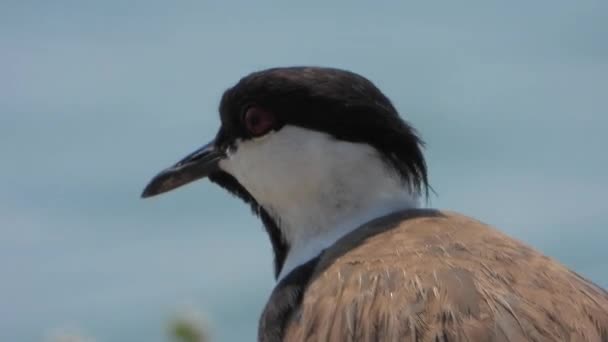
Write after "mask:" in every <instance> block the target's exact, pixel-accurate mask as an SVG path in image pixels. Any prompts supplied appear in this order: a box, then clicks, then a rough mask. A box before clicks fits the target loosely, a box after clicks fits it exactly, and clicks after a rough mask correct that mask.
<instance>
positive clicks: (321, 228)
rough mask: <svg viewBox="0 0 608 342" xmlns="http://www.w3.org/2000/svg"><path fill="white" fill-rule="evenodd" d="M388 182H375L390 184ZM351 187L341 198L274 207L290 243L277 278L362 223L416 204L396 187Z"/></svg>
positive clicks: (404, 191) (411, 197)
mask: <svg viewBox="0 0 608 342" xmlns="http://www.w3.org/2000/svg"><path fill="white" fill-rule="evenodd" d="M388 183H390V182H388V181H387V184H374V185H376V186H379V187H390V184H388ZM350 190H351V191H350V194H344V197H342V198H341V199H339V198H334V197H331V196H329V197H327V198H324V200H320V201H312V200H311V201H309V202H304V203H300V205H298V206H297V208H285V207H282V208H277V209H275V210H276V211H277V213H278V216H279V220H278V221H279V228H280V229H281V232H282V233H283V235H284V238H285V240H286V242H287V243H288V244H289V251H288V253H287V257H286V259H285V262H284V264H283V268H282V269H281V272H280V274H279V276H278V278H277V281H280V280H281V279H282V278H283V277H284V276H286V275H287V274H289V273H290V272H291V271H292V270H293V269H295V268H296V267H298V266H299V265H302V264H304V263H306V262H307V261H309V260H311V259H313V258H315V257H316V256H318V255H319V254H320V253H321V252H322V251H323V250H324V249H326V248H328V247H330V246H332V245H333V244H334V243H335V242H336V241H338V240H339V239H340V238H342V237H344V236H345V235H347V234H348V233H350V232H352V231H354V230H355V229H357V228H359V227H360V226H362V225H364V224H365V223H367V222H369V221H371V220H373V219H375V218H378V217H382V216H385V215H387V214H390V213H393V212H395V211H399V210H403V209H409V208H415V207H417V206H418V203H419V201H418V199H417V197H416V196H414V195H413V194H411V193H410V192H409V191H406V190H405V189H400V188H399V187H393V188H392V189H390V188H389V189H385V191H381V192H377V193H374V192H371V193H370V192H365V191H359V190H363V189H357V188H351V189H350ZM290 209H292V210H290Z"/></svg>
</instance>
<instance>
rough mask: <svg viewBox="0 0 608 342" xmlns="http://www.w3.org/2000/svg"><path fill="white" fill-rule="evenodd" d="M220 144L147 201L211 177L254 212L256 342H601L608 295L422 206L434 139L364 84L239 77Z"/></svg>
mask: <svg viewBox="0 0 608 342" xmlns="http://www.w3.org/2000/svg"><path fill="white" fill-rule="evenodd" d="M219 116H220V121H221V125H220V128H219V130H218V131H217V134H216V135H215V137H214V138H213V139H211V141H210V142H209V143H207V144H205V145H204V146H203V147H201V148H199V149H198V150H196V151H195V152H193V153H191V154H189V155H187V156H186V157H185V158H183V159H181V160H180V161H179V162H177V163H176V164H175V165H173V166H171V167H168V168H166V169H164V170H163V171H161V172H160V173H158V174H157V175H156V176H155V177H153V178H152V180H151V181H150V182H149V183H148V185H147V186H146V187H145V189H144V191H143V193H142V197H144V198H147V197H152V196H156V195H159V194H162V193H166V192H168V191H171V190H174V189H176V188H178V187H181V186H184V185H186V184H189V183H191V182H193V181H196V180H199V179H204V178H206V179H209V180H210V181H211V182H213V183H215V184H217V185H219V186H220V187H222V188H224V189H225V190H227V191H228V192H229V193H231V194H233V195H235V196H236V197H238V198H240V199H242V200H243V201H244V202H245V203H246V204H248V205H249V206H251V209H252V211H253V213H254V214H255V215H256V216H258V217H259V218H260V220H261V222H262V225H263V226H264V228H265V230H266V232H267V234H268V237H269V240H270V244H271V246H272V250H273V254H274V275H275V278H276V285H275V287H274V289H273V290H272V292H271V293H270V295H269V299H268V301H267V303H266V305H265V307H264V309H263V311H262V313H261V315H260V318H259V324H258V334H257V339H258V341H262V342H270V341H411V342H414V341H495V342H499V341H500V342H507V341H511V342H514V341H598V342H599V341H603V342H606V341H608V293H607V292H606V290H604V289H603V288H601V287H600V286H598V285H597V284H594V283H593V282H592V281H590V280H588V279H586V278H584V277H583V276H581V275H579V274H577V273H576V272H575V271H573V270H571V269H569V268H568V267H566V266H564V265H563V264H562V263H560V262H559V261H557V260H555V259H553V258H550V257H548V256H546V255H544V254H542V253H541V252H539V251H537V250H536V249H534V248H533V247H531V246H528V245H527V244H525V243H523V242H521V241H519V240H517V239H515V238H513V237H510V236H508V235H506V234H505V233H503V232H502V231H500V230H499V229H497V228H495V227H493V226H491V225H489V224H487V223H484V222H481V221H479V220H477V219H475V218H472V217H470V216H466V215H465V214H461V213H458V212H455V211H450V210H443V209H435V208H430V207H427V206H425V203H428V200H427V201H426V202H425V199H428V197H429V191H433V189H432V187H431V185H430V182H429V179H428V178H429V177H428V170H427V164H426V161H425V156H424V147H425V143H424V141H423V140H422V138H421V136H420V134H419V133H418V132H417V131H416V129H415V128H414V127H413V126H412V125H411V124H410V123H409V122H408V121H406V120H405V119H404V118H402V116H401V115H400V113H399V112H398V111H397V109H396V108H395V106H394V105H393V104H392V102H391V100H390V99H389V98H388V97H387V96H386V95H385V94H384V93H383V92H382V91H381V90H380V89H379V88H378V87H377V86H376V85H375V84H374V83H373V82H372V81H370V80H369V79H368V78H366V77H364V76H362V75H360V74H358V73H355V72H353V71H349V70H344V69H339V68H332V67H324V66H284V67H274V68H270V69H263V70H258V71H254V72H252V73H250V74H248V75H245V76H243V77H242V78H241V79H240V80H238V82H237V83H236V84H235V85H233V86H231V87H230V88H228V89H227V90H226V91H225V92H224V93H223V95H222V97H221V100H220V105H219Z"/></svg>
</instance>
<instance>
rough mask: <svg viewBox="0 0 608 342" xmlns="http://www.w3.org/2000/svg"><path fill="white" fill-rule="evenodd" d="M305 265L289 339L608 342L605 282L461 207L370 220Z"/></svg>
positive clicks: (288, 320)
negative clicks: (597, 283)
mask: <svg viewBox="0 0 608 342" xmlns="http://www.w3.org/2000/svg"><path fill="white" fill-rule="evenodd" d="M308 268H309V269H308V271H306V272H303V273H302V274H303V275H305V276H308V277H309V278H308V281H307V282H306V285H305V286H304V287H302V288H299V290H298V289H297V287H293V288H292V290H293V291H291V292H289V291H287V292H286V293H287V294H291V295H292V298H295V299H294V302H296V301H299V303H297V305H294V306H293V307H292V308H291V310H289V311H288V315H287V316H285V317H284V319H285V321H284V323H283V326H282V328H281V329H280V330H281V331H282V333H281V335H283V336H284V337H285V340H288V341H321V340H323V341H346V340H349V341H380V340H381V341H427V340H428V341H431V340H432V341H444V340H445V341H526V340H534V341H566V340H573V341H579V340H584V341H608V294H607V293H606V292H605V291H604V290H602V289H601V288H599V287H597V286H595V285H594V284H593V283H591V282H589V281H587V280H586V279H584V278H582V277H580V276H579V275H577V274H576V273H574V272H572V271H570V270H569V269H568V268H566V267H565V266H563V265H562V264H560V263H558V262H557V261H555V260H553V259H551V258H549V257H547V256H544V255H542V254H541V253H539V252H537V251H536V250H534V249H533V248H530V247H528V246H527V245H525V244H523V243H522V242H519V241H517V240H515V239H512V238H510V237H508V236H506V235H505V234H503V233H501V232H499V231H498V230H496V229H494V228H492V227H490V226H488V225H486V224H484V223H481V222H479V221H477V220H474V219H471V218H469V217H466V216H463V215H460V214H457V213H452V212H439V211H436V212H435V211H413V212H407V213H398V214H395V215H391V216H388V217H385V218H382V219H379V220H376V221H373V222H371V223H369V224H367V225H365V226H363V227H361V228H359V229H358V230H356V231H355V232H353V233H351V234H349V235H348V236H346V237H344V238H343V239H341V240H340V241H338V242H337V243H336V244H335V245H333V246H332V247H330V248H329V249H327V250H326V251H325V252H324V253H323V254H322V255H321V256H320V257H319V258H318V260H316V261H315V262H314V263H311V264H310V265H308ZM301 280H303V279H301ZM298 291H299V292H298Z"/></svg>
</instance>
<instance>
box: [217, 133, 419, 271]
mask: <svg viewBox="0 0 608 342" xmlns="http://www.w3.org/2000/svg"><path fill="white" fill-rule="evenodd" d="M220 167H221V168H222V169H223V170H224V171H226V172H228V173H230V174H232V175H233V176H234V177H235V178H236V179H237V180H238V181H239V182H240V183H241V184H242V185H243V186H244V187H245V188H246V189H247V191H249V193H250V194H251V195H252V196H253V197H254V198H255V199H256V201H257V202H258V203H259V204H260V205H261V206H263V207H264V208H265V209H266V210H267V212H268V213H269V214H270V215H271V216H272V217H273V218H274V219H275V221H276V222H277V224H278V226H279V229H280V230H281V232H282V233H283V236H284V238H285V240H286V241H287V242H288V243H289V245H290V250H289V252H288V254H287V258H286V260H285V264H284V266H283V269H282V271H281V274H280V275H279V278H278V280H280V279H281V278H282V277H283V276H285V275H286V274H289V272H290V271H291V270H293V269H294V268H295V267H297V266H298V265H300V264H303V263H305V262H307V261H308V260H310V259H312V258H314V257H316V256H317V255H318V254H319V253H320V252H321V251H322V250H323V249H325V248H327V247H329V246H330V245H332V244H333V243H334V242H336V241H337V240H338V239H339V238H341V237H342V236H344V235H345V234H347V233H349V232H350V231H352V230H354V229H356V228H357V227H359V226H360V225H362V224H363V223H366V222H367V221H370V220H372V219H374V218H376V217H379V216H382V215H385V214H388V213H391V212H393V211H396V210H400V209H405V208H412V207H416V206H418V196H416V195H413V194H412V193H411V192H410V191H409V189H408V187H407V186H406V185H405V184H404V183H403V181H402V180H401V179H400V178H399V176H398V174H397V173H396V172H395V171H394V170H393V169H391V168H390V167H389V166H388V165H387V164H386V163H385V162H383V161H382V160H381V157H380V155H379V153H378V152H377V151H376V150H375V149H374V148H372V147H371V146H369V145H367V144H361V143H350V142H345V141H340V140H337V139H335V138H333V137H331V136H330V135H328V134H325V133H321V132H317V131H313V130H308V129H304V128H300V127H296V126H285V127H283V128H282V129H281V130H279V131H278V132H272V133H269V134H267V135H265V136H263V137H261V138H257V139H253V140H248V141H241V142H238V143H237V146H236V149H235V151H233V153H231V154H230V155H229V157H228V158H227V159H225V160H222V161H221V162H220Z"/></svg>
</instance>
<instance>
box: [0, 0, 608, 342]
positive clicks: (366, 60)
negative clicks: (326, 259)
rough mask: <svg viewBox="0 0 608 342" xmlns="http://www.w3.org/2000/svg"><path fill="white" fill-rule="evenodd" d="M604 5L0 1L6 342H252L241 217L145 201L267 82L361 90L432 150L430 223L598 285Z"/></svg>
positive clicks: (0, 260)
mask: <svg viewBox="0 0 608 342" xmlns="http://www.w3.org/2000/svg"><path fill="white" fill-rule="evenodd" d="M607 11H608V3H607V2H605V1H601V0H595V1H579V2H573V1H562V0H558V1H548V0H547V1H535V2H524V1H512V2H503V3H491V2H487V1H465V2H425V3H424V4H422V2H418V3H414V2H407V1H385V2H382V3H372V2H368V1H333V2H331V3H327V2H321V1H307V2H297V3H296V2H293V3H287V2H279V1H260V2H255V3H253V2H245V1H233V2H227V1H226V2H219V1H217V2H210V1H181V2H168V1H167V2H161V1H143V0H141V1H139V0H137V1H118V0H106V1H74V0H72V1H68V0H57V1H52V2H51V1H46V2H45V1H28V0H23V1H17V0H3V1H2V2H1V3H0V155H1V156H2V160H3V163H2V167H1V168H0V189H1V191H0V279H1V281H0V340H2V341H23V342H29V341H45V340H48V339H49V338H51V337H52V336H53V335H54V334H57V333H58V332H61V331H76V332H80V333H82V334H83V335H86V336H91V337H93V338H95V339H96V340H97V341H128V340H131V341H132V340H147V341H153V342H154V341H164V340H166V336H165V331H164V329H165V324H166V321H167V320H168V319H170V318H171V317H172V316H173V315H175V314H176V313H179V312H183V311H192V310H194V311H196V312H200V313H201V314H202V315H204V317H206V320H207V321H208V322H209V325H210V327H211V328H210V329H211V334H212V336H213V338H214V340H217V341H247V340H255V336H256V335H255V334H256V330H257V321H258V317H259V314H260V312H261V310H262V307H263V305H264V303H265V302H266V300H267V298H268V296H269V294H270V291H271V290H272V287H273V285H274V281H273V277H272V255H271V248H270V243H269V242H268V239H267V237H266V235H265V233H264V232H263V229H262V227H261V224H260V223H259V222H258V221H257V220H256V219H255V218H254V217H252V216H251V214H250V212H249V209H248V207H247V206H245V205H243V204H242V203H240V202H239V201H238V200H237V199H235V198H233V197H231V196H230V195H228V194H226V193H224V192H223V191H222V190H221V189H219V188H217V187H215V186H213V185H212V184H210V183H209V182H206V181H202V182H198V183H195V184H191V185H190V186H188V187H184V188H180V189H179V191H174V192H171V193H170V194H167V195H165V196H161V197H158V198H154V199H150V200H145V201H144V200H141V199H140V198H139V194H140V192H141V190H142V188H143V186H144V185H145V184H146V183H147V181H148V180H149V179H150V177H151V176H153V175H154V174H155V173H156V172H157V171H159V170H160V169H162V168H164V167H166V166H168V165H170V164H172V163H173V162H175V161H177V160H178V159H179V158H181V157H182V156H183V155H185V154H186V153H188V152H190V151H192V150H193V149H194V148H196V147H199V146H201V145H202V144H204V143H205V142H207V141H208V140H209V139H210V138H211V137H212V136H213V135H214V134H215V132H216V130H217V128H218V126H219V118H218V114H217V107H218V103H219V97H220V96H221V94H222V92H223V91H224V90H225V89H226V88H228V87H230V86H231V85H232V84H234V83H235V82H236V81H237V80H238V79H239V78H240V77H242V76H244V75H246V74H247V73H249V72H252V71H255V70H259V69H262V68H267V67H274V66H288V65H322V66H332V67H338V68H345V69H349V70H352V71H355V72H357V73H360V74H362V75H364V76H366V77H367V78H369V79H370V80H372V81H373V82H374V83H375V84H376V85H377V86H378V87H379V88H380V89H381V90H382V91H383V92H385V94H386V95H387V96H388V97H389V98H391V100H392V101H393V103H394V104H395V106H396V107H397V109H398V110H399V112H400V114H401V115H402V117H403V118H405V119H406V120H408V121H409V122H410V123H411V124H412V125H413V126H414V127H416V128H417V129H418V130H419V132H420V133H421V135H422V136H423V138H424V139H425V141H426V142H427V150H426V156H427V159H428V164H429V169H430V181H431V185H432V186H433V188H434V189H435V191H436V195H433V196H432V197H431V198H430V201H429V206H431V207H435V208H441V209H449V210H454V211H458V212H462V213H464V214H467V215H470V216H473V217H476V218H478V219H480V220H482V221H484V222H487V223H490V224H492V225H493V226H495V227H497V228H499V229H501V230H502V231H505V232H506V233H508V234H509V235H511V236H514V237H516V238H518V239H520V240H522V241H525V242H526V243H529V244H531V245H533V246H534V247H536V248H537V249H539V250H541V251H542V252H544V253H546V254H548V255H550V256H552V257H555V258H557V259H558V260H560V261H561V262H563V263H564V264H566V265H567V266H569V267H571V268H573V269H574V270H576V271H577V272H579V273H581V274H583V275H584V276H586V277H588V278H589V279H591V280H592V281H594V282H596V283H597V284H599V285H601V286H604V287H608V262H606V261H605V260H608V249H606V247H605V241H606V240H607V239H608V230H606V226H607V224H608V218H607V217H608V216H607V215H606V212H607V210H608V204H607V202H606V200H605V194H606V192H607V190H608V178H607V177H606V174H607V173H608V153H606V152H605V147H606V146H607V145H608V137H607V136H606V133H605V132H606V131H607V129H608V116H607V114H608V96H607V95H608V93H607V92H606V89H608V44H606V43H605V37H606V36H608V21H606V20H605V13H607Z"/></svg>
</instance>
